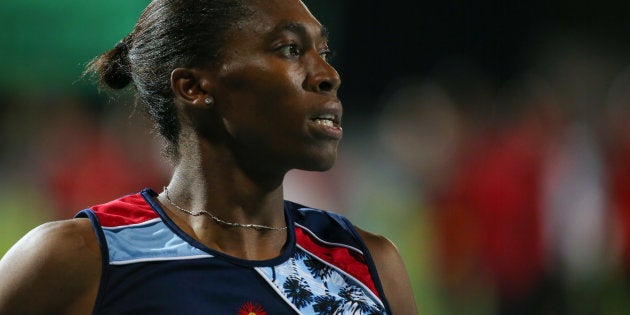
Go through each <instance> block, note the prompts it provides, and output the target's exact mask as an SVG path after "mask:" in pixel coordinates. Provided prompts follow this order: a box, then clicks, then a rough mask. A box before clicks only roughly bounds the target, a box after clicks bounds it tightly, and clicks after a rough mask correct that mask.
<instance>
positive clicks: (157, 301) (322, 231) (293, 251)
mask: <svg viewBox="0 0 630 315" xmlns="http://www.w3.org/2000/svg"><path fill="white" fill-rule="evenodd" d="M156 196H157V194H156V193H155V192H153V191H152V190H150V189H144V190H143V191H141V192H140V193H137V194H132V195H128V196H125V197H122V198H120V199H118V200H114V201H111V202H109V203H106V204H102V205H98V206H94V207H91V208H89V209H85V210H83V211H81V212H79V213H78V214H77V217H87V218H89V219H90V220H91V222H92V225H93V227H94V230H95V232H96V235H97V237H98V241H99V243H100V248H101V253H102V257H103V271H102V276H101V282H100V287H99V292H98V296H97V299H96V304H95V306H94V311H93V314H116V315H123V314H135V315H138V314H187V315H195V314H217V315H232V314H233V315H241V314H242V315H264V314H269V315H275V314H358V315H360V314H391V311H390V309H389V305H388V303H387V301H386V299H385V296H384V293H383V289H382V286H381V283H380V280H379V278H378V275H377V273H376V268H375V266H374V262H373V260H372V257H371V256H370V253H369V252H368V250H367V248H366V246H365V244H364V242H363V240H362V239H361V237H360V236H359V234H358V233H357V231H356V229H355V228H354V227H353V226H352V224H351V223H350V222H349V221H348V220H347V219H346V218H345V217H343V216H341V215H338V214H335V213H332V212H327V211H323V210H317V209H313V208H308V207H304V206H302V205H299V204H296V203H293V202H290V201H285V202H284V207H285V217H286V220H287V226H288V227H289V229H287V231H288V232H287V233H288V240H287V245H286V246H285V249H284V250H283V252H282V253H281V255H280V256H278V257H276V258H274V259H270V260H265V261H250V260H244V259H239V258H235V257H232V256H229V255H226V254H223V253H221V252H218V251H215V250H213V249H211V248H208V247H206V246H204V245H203V244H201V243H199V242H198V241H196V240H195V239H193V238H191V237H190V236H188V235H187V234H185V233H184V232H183V231H181V230H180V229H179V228H178V227H177V226H176V225H175V224H174V223H173V222H172V221H171V220H170V219H169V218H168V216H167V215H166V214H165V212H164V210H163V209H162V208H161V207H160V205H159V204H158V203H157V202H156V201H155V199H154V198H155V197H156Z"/></svg>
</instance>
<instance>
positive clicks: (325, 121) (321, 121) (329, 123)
mask: <svg viewBox="0 0 630 315" xmlns="http://www.w3.org/2000/svg"><path fill="white" fill-rule="evenodd" d="M315 122H316V123H318V124H320V125H324V126H327V127H334V126H335V124H334V123H333V122H332V120H328V119H321V118H318V119H315Z"/></svg>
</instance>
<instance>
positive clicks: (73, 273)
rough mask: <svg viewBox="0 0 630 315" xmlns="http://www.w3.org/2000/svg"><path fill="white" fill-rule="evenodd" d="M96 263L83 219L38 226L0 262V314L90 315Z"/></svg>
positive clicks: (98, 261) (91, 235) (92, 238)
mask: <svg viewBox="0 0 630 315" xmlns="http://www.w3.org/2000/svg"><path fill="white" fill-rule="evenodd" d="M101 266H102V264H101V254H100V249H99V245H98V241H97V239H96V235H95V234H94V232H93V230H92V226H91V224H90V222H89V220H88V219H73V220H66V221H56V222H49V223H45V224H42V225H41V226H39V227H37V228H35V229H33V230H32V231H30V232H29V233H27V234H26V235H25V236H24V237H23V238H22V239H20V240H19V241H18V242H17V243H16V244H15V245H13V247H12V248H11V249H10V250H9V251H8V252H7V253H6V254H5V256H4V257H2V260H0V314H74V313H81V312H83V313H90V312H91V307H92V305H93V302H94V299H95V296H96V292H97V290H98V283H99V279H100V274H101ZM34 297H37V298H34ZM86 307H87V308H90V309H89V311H87V312H85V310H86Z"/></svg>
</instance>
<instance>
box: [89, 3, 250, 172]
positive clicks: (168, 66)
mask: <svg viewBox="0 0 630 315" xmlns="http://www.w3.org/2000/svg"><path fill="white" fill-rule="evenodd" d="M248 14H250V12H249V11H248V10H247V9H246V8H245V6H244V5H243V0H153V1H151V3H150V4H149V5H148V6H147V7H146V9H145V10H144V11H143V13H142V15H141V16H140V18H139V19H138V22H137V23H136V25H135V27H134V29H133V31H132V32H131V33H130V34H129V35H127V36H126V37H125V38H124V39H122V40H121V41H120V42H119V43H118V44H117V45H116V46H115V47H114V48H113V49H112V50H110V51H108V52H105V53H104V54H102V55H100V56H97V57H96V58H94V59H93V60H92V61H91V62H90V63H89V64H88V65H87V67H86V70H85V72H84V74H87V75H94V76H96V77H97V78H98V81H99V83H100V84H101V86H105V87H109V88H111V89H114V90H119V89H123V88H125V87H127V86H128V85H129V84H130V83H131V84H132V85H133V87H134V88H135V94H136V98H137V100H139V101H140V102H141V103H142V104H143V105H144V106H145V107H146V110H147V112H148V114H149V116H150V117H151V119H152V120H153V122H154V127H155V129H156V130H157V131H158V133H159V134H160V135H161V136H162V137H164V139H165V140H166V148H165V151H166V154H167V155H168V156H169V157H170V158H172V159H175V160H176V159H178V158H179V150H178V142H179V141H178V139H179V134H180V129H181V127H180V124H179V121H178V119H177V112H176V110H175V106H174V103H173V92H172V90H171V85H170V77H171V72H172V71H173V70H174V69H175V68H178V67H195V66H207V67H216V66H217V65H218V64H219V63H220V61H221V57H222V52H221V48H222V46H223V44H224V42H225V34H226V32H227V31H228V30H229V29H230V28H231V27H233V26H234V24H236V23H237V22H238V21H240V20H242V19H243V18H244V17H246V16H247V15H248Z"/></svg>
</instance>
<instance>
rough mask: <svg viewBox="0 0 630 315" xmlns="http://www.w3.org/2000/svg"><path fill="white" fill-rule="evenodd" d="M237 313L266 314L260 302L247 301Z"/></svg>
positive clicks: (245, 314)
mask: <svg viewBox="0 0 630 315" xmlns="http://www.w3.org/2000/svg"><path fill="white" fill-rule="evenodd" d="M238 315H267V312H265V309H264V308H263V307H262V306H261V305H260V304H256V303H254V302H247V303H245V304H243V306H241V309H239V310H238Z"/></svg>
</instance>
